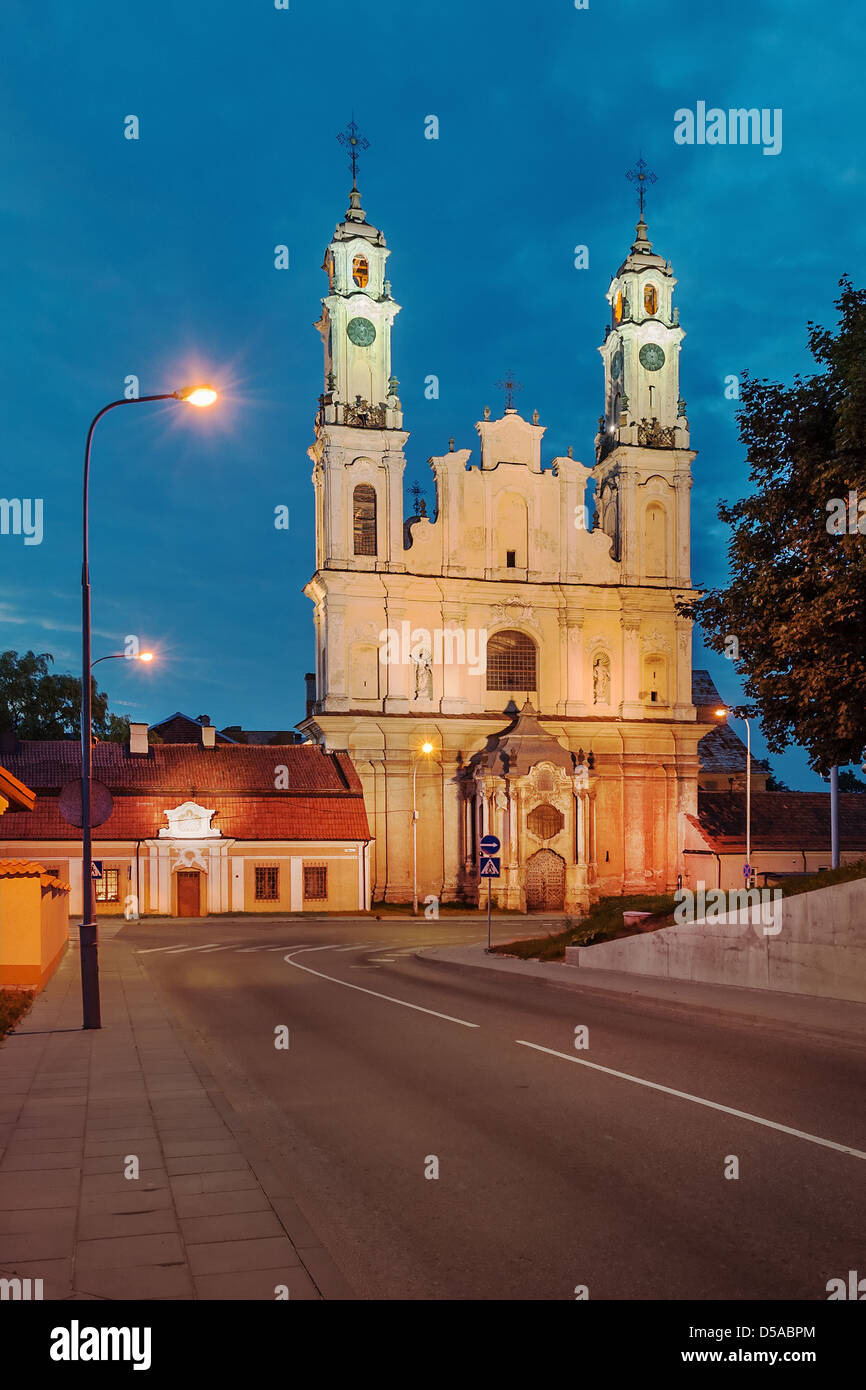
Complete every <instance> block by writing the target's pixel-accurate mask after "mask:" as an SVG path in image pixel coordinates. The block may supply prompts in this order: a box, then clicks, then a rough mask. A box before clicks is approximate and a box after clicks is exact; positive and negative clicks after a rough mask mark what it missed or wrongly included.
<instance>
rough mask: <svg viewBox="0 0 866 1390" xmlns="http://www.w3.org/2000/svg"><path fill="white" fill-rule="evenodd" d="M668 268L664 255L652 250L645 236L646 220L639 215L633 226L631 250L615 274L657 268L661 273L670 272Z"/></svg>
mask: <svg viewBox="0 0 866 1390" xmlns="http://www.w3.org/2000/svg"><path fill="white" fill-rule="evenodd" d="M670 269H671V267H670V262H669V261H666V260H665V258H664V256H658V255H656V253H655V252H654V251H653V244H652V242H651V241H650V239H649V237H648V236H647V225H646V222H644V220H643V216H641V219H640V221H639V222H638V224H637V226H636V227H635V239H634V241H633V242H632V244H631V250H630V251H629V253H628V255H627V256H626V258H625V260H624V261H623V263H622V265H621V266H620V268H619V270H618V271H617V272H616V273H617V275H618V276H619V275H624V274H626V273H627V272H628V271H641V270H658V271H660V272H661V273H662V274H670Z"/></svg>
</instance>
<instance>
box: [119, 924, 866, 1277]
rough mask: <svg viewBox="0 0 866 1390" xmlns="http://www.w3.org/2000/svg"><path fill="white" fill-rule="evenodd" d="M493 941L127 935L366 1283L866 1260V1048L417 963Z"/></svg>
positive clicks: (430, 928) (460, 932) (211, 930)
mask: <svg viewBox="0 0 866 1390" xmlns="http://www.w3.org/2000/svg"><path fill="white" fill-rule="evenodd" d="M484 932H485V924H484V923H482V922H480V921H478V920H477V919H471V920H467V921H466V922H464V923H460V924H457V923H452V922H449V921H448V920H444V919H443V920H442V921H440V922H427V921H423V920H422V921H420V922H418V923H413V922H402V921H387V920H386V921H383V922H373V923H371V922H370V921H369V920H364V921H352V920H347V919H333V918H332V919H324V920H319V921H309V920H306V921H288V922H280V921H273V920H269V921H268V922H267V923H266V924H264V923H262V924H260V923H257V922H256V923H252V924H250V923H239V922H235V921H231V920H228V921H226V920H222V921H218V922H217V921H214V920H210V921H207V922H195V923H186V922H183V921H171V922H166V923H165V924H162V925H157V924H153V923H151V922H148V921H145V922H141V923H137V924H130V925H128V926H126V927H124V929H123V935H124V938H125V939H126V940H128V941H130V942H131V943H132V944H133V945H134V946H135V947H136V948H137V949H138V950H139V951H140V952H141V954H140V957H139V958H140V960H141V961H142V963H143V964H144V966H145V968H146V970H147V972H148V974H149V975H150V977H151V979H152V980H153V981H154V983H155V985H156V986H157V988H158V989H159V990H160V992H162V993H164V994H165V995H166V996H167V997H168V999H169V1000H170V1002H171V1005H172V1007H173V1010H174V1013H175V1015H176V1017H177V1018H178V1020H179V1022H180V1024H181V1026H182V1027H183V1028H184V1029H185V1030H187V1032H188V1033H189V1034H190V1036H192V1037H194V1039H195V1041H196V1044H197V1045H198V1046H199V1047H200V1048H201V1050H202V1051H203V1052H204V1055H205V1058H206V1060H207V1062H208V1065H209V1067H210V1068H211V1070H212V1072H213V1073H214V1076H215V1077H216V1079H217V1080H218V1081H219V1082H220V1083H221V1084H222V1085H223V1086H224V1087H225V1089H226V1090H227V1093H228V1094H229V1096H230V1098H231V1100H232V1103H233V1104H234V1105H235V1106H236V1108H238V1109H239V1110H241V1111H242V1113H243V1115H244V1118H245V1120H246V1121H247V1123H248V1124H249V1125H250V1127H251V1128H252V1129H253V1130H254V1131H255V1132H256V1133H257V1135H258V1136H259V1137H260V1138H261V1139H263V1141H265V1142H266V1143H267V1144H268V1146H269V1147H270V1149H271V1151H272V1152H274V1153H275V1154H276V1155H277V1157H278V1161H279V1162H280V1164H281V1166H282V1168H283V1170H284V1171H287V1172H288V1174H289V1175H290V1177H291V1179H292V1182H293V1183H294V1184H295V1185H296V1189H297V1195H298V1200H299V1203H300V1205H301V1207H302V1209H303V1210H304V1212H305V1215H306V1216H307V1219H308V1220H309V1221H310V1223H311V1224H312V1226H313V1228H314V1229H315V1231H316V1232H317V1234H318V1235H319V1236H320V1238H321V1239H322V1240H323V1242H324V1243H325V1244H326V1246H327V1247H328V1249H329V1250H330V1252H331V1254H332V1255H333V1257H334V1259H335V1260H336V1262H337V1264H338V1265H339V1266H340V1268H341V1269H342V1271H343V1273H344V1274H345V1276H346V1278H347V1279H348V1281H349V1283H350V1284H351V1285H352V1287H353V1288H354V1290H355V1291H356V1293H357V1295H358V1296H359V1297H361V1298H370V1299H406V1298H409V1299H446V1298H451V1299H542V1300H548V1299H573V1298H574V1297H575V1290H576V1288H577V1287H578V1286H586V1287H587V1289H588V1291H589V1296H590V1298H591V1299H818V1300H824V1299H826V1297H827V1293H826V1284H827V1281H828V1279H831V1278H836V1277H842V1278H846V1277H847V1272H848V1270H849V1269H859V1270H860V1271H861V1273H866V1250H864V1246H863V1241H862V1226H863V1208H864V1204H863V1193H864V1178H866V1117H864V1106H863V1093H864V1086H863V1083H864V1071H866V1048H864V1046H863V1044H862V1041H861V1042H858V1041H856V1040H853V1039H850V1038H846V1037H845V1036H839V1037H835V1036H832V1035H830V1034H827V1033H824V1034H820V1035H816V1036H815V1037H810V1036H809V1035H808V1034H807V1033H806V1032H805V1031H804V1030H802V1029H794V1028H789V1027H787V1026H783V1025H780V1024H778V1023H769V1022H766V1023H762V1022H760V1021H757V1020H756V1021H754V1022H752V1021H748V1020H744V1019H743V1018H742V1017H739V1018H737V1017H733V1016H731V1017H725V1016H723V1015H720V1014H717V1013H715V1012H712V1011H707V1010H704V1009H700V1008H698V1007H687V1006H684V1005H677V1006H671V1005H669V1004H664V1003H662V1002H660V1001H649V1000H645V999H644V1000H638V999H634V998H622V997H617V996H615V995H612V994H604V993H599V992H598V991H592V990H582V989H574V988H567V987H557V986H551V985H549V984H546V983H542V982H539V981H537V980H534V979H531V978H526V977H518V978H515V977H512V976H504V975H502V974H501V973H497V972H493V971H481V970H466V969H459V968H455V967H453V966H450V965H446V964H442V963H437V962H433V961H429V960H426V961H425V960H424V958H423V957H422V958H420V959H419V958H418V957H417V956H416V954H415V953H416V952H417V951H418V950H419V949H421V948H423V947H424V946H430V945H436V944H439V945H452V944H456V943H458V942H459V943H461V944H468V943H469V942H471V941H479V940H481V939H482V938H483V937H484ZM515 934H516V932H515V927H514V924H513V923H509V924H508V925H507V926H506V927H504V928H503V927H502V926H499V927H497V929H496V935H498V938H499V939H500V940H505V939H509V938H510V937H513V936H514V935H515ZM166 948H168V949H166ZM407 1006H411V1007H407ZM281 1025H284V1026H285V1027H287V1028H288V1029H289V1033H290V1046H289V1048H288V1049H287V1050H280V1049H277V1048H276V1047H275V1045H274V1041H275V1029H277V1028H279V1027H280V1026H281ZM578 1027H585V1028H586V1029H588V1044H589V1045H588V1047H587V1048H583V1049H581V1050H576V1048H575V1029H576V1028H578ZM530 1044H531V1046H530ZM545 1049H546V1050H545ZM646 1083H651V1084H649V1085H648V1084H646ZM671 1091H677V1092H681V1093H684V1094H681V1095H673V1094H670V1092H671ZM706 1101H709V1102H712V1103H713V1104H712V1105H707V1104H704V1103H701V1102H706ZM731 1111H739V1112H744V1114H742V1115H738V1114H733V1113H730V1112H731ZM774 1126H778V1127H774ZM790 1130H796V1131H800V1132H801V1133H798V1134H793V1133H790V1132H788V1131H790ZM833 1145H837V1146H841V1148H840V1147H832V1146H833ZM846 1148H851V1149H854V1150H856V1151H857V1152H855V1153H849V1152H846V1151H845V1149H846ZM433 1158H435V1159H436V1160H438V1177H427V1176H425V1172H431V1171H432V1170H433V1168H434V1166H435V1165H434V1164H433V1163H432V1159H433ZM733 1158H735V1159H736V1160H737V1161H738V1165H739V1177H738V1178H730V1177H726V1176H725V1172H726V1169H727V1170H728V1171H731V1170H732V1168H733V1163H732V1159H733Z"/></svg>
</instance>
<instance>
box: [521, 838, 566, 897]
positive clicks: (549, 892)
mask: <svg viewBox="0 0 866 1390" xmlns="http://www.w3.org/2000/svg"><path fill="white" fill-rule="evenodd" d="M564 907H565V860H564V859H560V857H559V855H558V854H554V852H553V850H552V849H540V850H539V851H538V853H537V854H533V856H532V858H531V859H530V860H529V861H528V863H527V865H526V910H527V912H561V911H562V909H563V908H564Z"/></svg>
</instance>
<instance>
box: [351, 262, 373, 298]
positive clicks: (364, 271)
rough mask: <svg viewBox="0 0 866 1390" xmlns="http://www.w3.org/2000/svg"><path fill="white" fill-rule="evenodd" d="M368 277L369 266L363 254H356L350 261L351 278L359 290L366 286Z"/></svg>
mask: <svg viewBox="0 0 866 1390" xmlns="http://www.w3.org/2000/svg"><path fill="white" fill-rule="evenodd" d="M369 278H370V267H369V265H368V263H367V258H366V257H365V256H356V257H355V259H354V260H353V261H352V279H353V280H354V282H355V284H356V285H357V286H358V289H359V290H364V289H366V288H367V281H368V280H369Z"/></svg>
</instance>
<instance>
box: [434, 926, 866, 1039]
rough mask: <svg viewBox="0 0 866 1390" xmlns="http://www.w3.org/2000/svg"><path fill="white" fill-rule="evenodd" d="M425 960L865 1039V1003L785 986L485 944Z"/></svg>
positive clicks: (442, 949) (438, 951)
mask: <svg viewBox="0 0 866 1390" xmlns="http://www.w3.org/2000/svg"><path fill="white" fill-rule="evenodd" d="M418 956H419V958H420V959H421V960H424V961H433V962H435V963H436V964H439V965H446V966H454V967H458V968H460V969H468V970H494V971H497V972H499V973H501V974H504V975H518V976H522V977H524V978H530V979H535V980H538V981H540V982H541V983H545V984H548V985H553V986H555V987H557V988H560V989H577V990H581V991H583V992H584V993H587V994H593V993H599V994H607V995H611V994H616V995H619V996H627V997H628V998H630V999H634V1000H641V1001H644V1002H653V1003H657V1004H664V1005H665V1006H666V1007H667V1008H669V1009H670V1008H672V1009H682V1008H686V1009H690V1010H691V1009H694V1008H704V1009H710V1010H713V1011H715V1012H716V1013H725V1014H729V1015H731V1016H736V1017H738V1018H741V1019H752V1020H755V1021H760V1022H761V1023H764V1024H771V1025H775V1026H778V1027H786V1028H787V1027H791V1028H795V1029H797V1030H798V1031H800V1032H803V1033H812V1034H814V1033H830V1034H833V1035H834V1036H838V1035H840V1034H842V1035H844V1036H846V1037H850V1038H851V1039H852V1040H856V1041H857V1042H859V1043H862V1042H866V1004H858V1003H856V1002H855V1001H853V1000H847V999H822V998H818V997H817V996H815V997H813V996H811V995H807V994H783V993H782V992H781V991H780V990H772V989H747V988H745V987H744V986H741V985H711V984H704V983H703V982H702V981H692V980H672V979H665V978H661V977H659V976H656V975H638V974H635V973H633V972H631V971H625V970H581V969H580V967H579V966H575V965H566V964H565V962H564V961H538V960H520V959H519V957H517V956H501V955H498V954H496V953H493V954H491V955H488V954H487V950H486V948H485V946H483V945H480V946H478V945H474V946H436V947H421V948H420V949H419V951H418Z"/></svg>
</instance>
